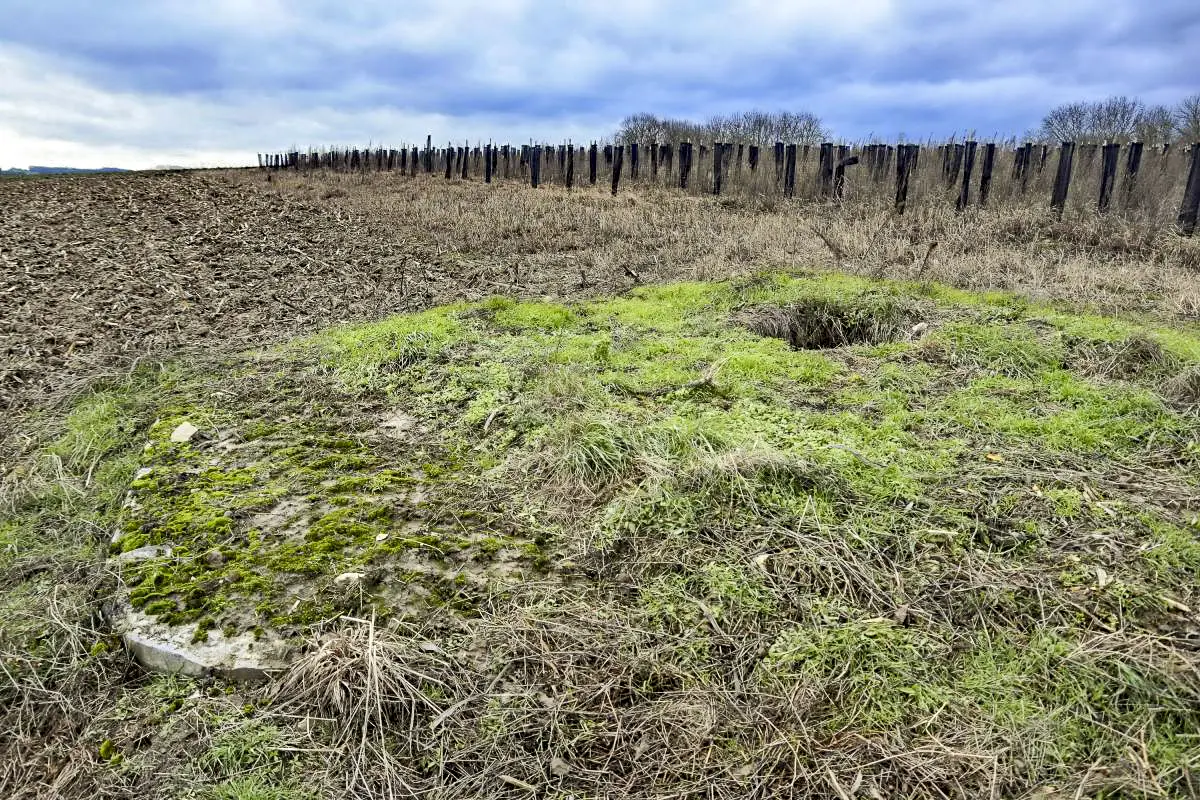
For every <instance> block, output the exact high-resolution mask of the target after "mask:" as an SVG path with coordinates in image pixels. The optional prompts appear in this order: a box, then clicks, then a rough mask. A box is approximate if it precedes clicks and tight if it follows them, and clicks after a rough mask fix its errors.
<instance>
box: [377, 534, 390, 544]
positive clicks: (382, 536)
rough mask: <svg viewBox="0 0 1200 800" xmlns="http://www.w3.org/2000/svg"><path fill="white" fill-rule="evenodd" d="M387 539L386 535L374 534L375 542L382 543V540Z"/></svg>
mask: <svg viewBox="0 0 1200 800" xmlns="http://www.w3.org/2000/svg"><path fill="white" fill-rule="evenodd" d="M387 538H388V535H387V534H386V533H380V534H376V536H375V541H377V542H382V541H383V540H385V539H387Z"/></svg>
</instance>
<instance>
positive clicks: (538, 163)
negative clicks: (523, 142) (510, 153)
mask: <svg viewBox="0 0 1200 800" xmlns="http://www.w3.org/2000/svg"><path fill="white" fill-rule="evenodd" d="M541 181H542V146H541V145H540V144H539V145H538V146H537V147H531V148H530V152H529V185H530V186H532V187H533V188H534V189H536V188H538V184H539V183H541Z"/></svg>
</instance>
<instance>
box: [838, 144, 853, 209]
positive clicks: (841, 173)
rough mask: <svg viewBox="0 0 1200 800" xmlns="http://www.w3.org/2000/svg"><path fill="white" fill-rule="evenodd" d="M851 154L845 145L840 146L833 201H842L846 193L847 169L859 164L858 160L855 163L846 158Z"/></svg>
mask: <svg viewBox="0 0 1200 800" xmlns="http://www.w3.org/2000/svg"><path fill="white" fill-rule="evenodd" d="M849 152H850V148H849V147H847V146H846V145H844V144H839V145H838V149H837V166H835V167H834V169H833V199H834V200H839V201H840V200H841V199H842V197H843V196H844V195H845V193H846V167H848V166H849V165H850V164H853V163H857V161H858V158H857V157H855V159H854V160H853V161H851V160H849V159H848V158H847V157H846V156H847V154H848V153H849Z"/></svg>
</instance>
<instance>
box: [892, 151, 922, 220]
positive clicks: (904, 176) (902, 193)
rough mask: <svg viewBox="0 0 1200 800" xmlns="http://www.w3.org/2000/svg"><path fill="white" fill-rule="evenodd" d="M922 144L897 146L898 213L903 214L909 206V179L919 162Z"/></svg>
mask: <svg viewBox="0 0 1200 800" xmlns="http://www.w3.org/2000/svg"><path fill="white" fill-rule="evenodd" d="M920 149H921V146H920V145H916V144H902V145H900V146H899V147H897V148H896V213H897V214H903V213H904V209H905V208H906V207H907V206H908V179H909V176H911V175H912V171H913V167H915V166H916V163H917V153H918V152H919V151H920Z"/></svg>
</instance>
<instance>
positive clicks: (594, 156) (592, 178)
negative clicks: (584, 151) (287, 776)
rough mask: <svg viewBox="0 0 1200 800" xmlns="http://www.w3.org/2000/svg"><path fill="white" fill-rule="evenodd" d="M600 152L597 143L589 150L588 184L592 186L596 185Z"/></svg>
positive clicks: (593, 143)
mask: <svg viewBox="0 0 1200 800" xmlns="http://www.w3.org/2000/svg"><path fill="white" fill-rule="evenodd" d="M598 150H599V147H597V145H596V143H595V142H592V146H591V147H590V148H588V183H590V184H591V185H592V186H595V185H596V161H597V160H598V155H599V154H598Z"/></svg>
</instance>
